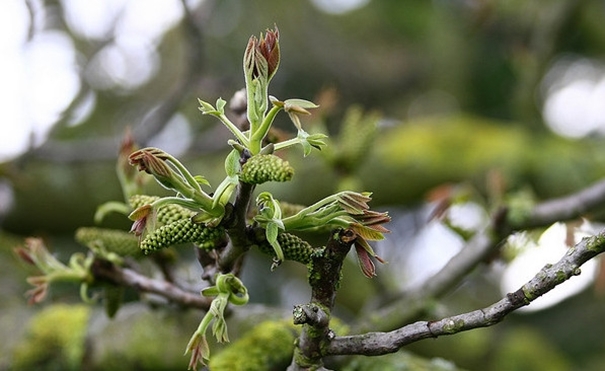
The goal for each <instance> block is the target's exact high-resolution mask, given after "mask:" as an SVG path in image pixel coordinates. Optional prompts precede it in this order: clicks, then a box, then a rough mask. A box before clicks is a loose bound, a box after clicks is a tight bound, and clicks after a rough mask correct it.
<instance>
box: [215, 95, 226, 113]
mask: <svg viewBox="0 0 605 371" xmlns="http://www.w3.org/2000/svg"><path fill="white" fill-rule="evenodd" d="M225 104H227V102H226V101H225V100H224V99H223V98H219V99H217V100H216V110H217V111H218V112H219V113H220V114H224V113H225Z"/></svg>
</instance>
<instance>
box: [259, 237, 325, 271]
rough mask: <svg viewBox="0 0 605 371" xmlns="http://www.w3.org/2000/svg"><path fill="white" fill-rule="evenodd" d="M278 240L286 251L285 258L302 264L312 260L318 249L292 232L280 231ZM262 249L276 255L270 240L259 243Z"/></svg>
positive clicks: (266, 252)
mask: <svg viewBox="0 0 605 371" xmlns="http://www.w3.org/2000/svg"><path fill="white" fill-rule="evenodd" d="M277 242H278V243H279V245H280V246H281V248H282V251H283V252H284V259H285V260H294V261H297V262H299V263H302V264H308V263H309V262H311V256H312V255H313V253H315V252H317V251H318V249H316V248H314V247H312V246H311V245H310V244H309V243H308V242H307V241H305V240H303V239H302V238H300V237H298V236H295V235H293V234H290V233H280V234H279V235H278V236H277ZM258 248H259V249H260V251H262V252H263V253H265V254H269V255H272V256H275V251H274V250H273V247H272V246H271V244H269V242H267V241H265V242H264V243H261V244H259V245H258Z"/></svg>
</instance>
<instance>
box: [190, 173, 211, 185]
mask: <svg viewBox="0 0 605 371" xmlns="http://www.w3.org/2000/svg"><path fill="white" fill-rule="evenodd" d="M193 179H195V181H196V182H198V183H199V184H201V185H205V186H208V187H210V182H208V180H207V179H206V178H204V177H203V176H202V175H196V176H194V177H193Z"/></svg>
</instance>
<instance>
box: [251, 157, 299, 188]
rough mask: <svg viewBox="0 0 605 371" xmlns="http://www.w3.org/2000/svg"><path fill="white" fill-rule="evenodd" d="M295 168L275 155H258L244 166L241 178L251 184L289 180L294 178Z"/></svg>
mask: <svg viewBox="0 0 605 371" xmlns="http://www.w3.org/2000/svg"><path fill="white" fill-rule="evenodd" d="M293 175H294V168H292V166H290V164H289V163H288V161H285V160H283V159H281V158H279V157H278V156H275V155H256V156H252V157H250V159H249V160H248V161H247V162H246V163H245V164H244V165H243V166H242V172H241V174H240V180H241V181H242V182H245V183H250V184H262V183H265V182H270V181H273V182H287V181H289V180H290V179H292V176H293Z"/></svg>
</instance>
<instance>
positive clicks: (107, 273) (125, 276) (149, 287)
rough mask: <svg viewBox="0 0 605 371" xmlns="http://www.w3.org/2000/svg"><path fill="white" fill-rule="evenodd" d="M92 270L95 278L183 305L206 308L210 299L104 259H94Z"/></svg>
mask: <svg viewBox="0 0 605 371" xmlns="http://www.w3.org/2000/svg"><path fill="white" fill-rule="evenodd" d="M92 272H93V275H94V276H95V278H97V279H100V280H107V281H109V282H112V283H115V284H117V285H122V286H126V287H132V288H134V289H135V290H137V291H140V292H146V293H152V294H156V295H159V296H162V297H164V298H166V299H168V300H169V301H171V302H173V303H177V304H180V305H182V306H185V307H192V308H198V309H203V310H208V308H210V302H211V301H212V300H211V299H209V298H206V297H203V296H201V295H200V294H199V293H197V294H196V293H192V292H189V291H185V290H183V289H181V288H180V287H178V286H176V285H174V284H172V283H170V282H168V281H166V280H157V279H153V278H149V277H147V276H144V275H142V274H140V273H138V272H136V271H134V270H132V269H129V268H121V267H118V266H116V265H114V264H111V263H109V262H107V261H104V260H96V261H95V263H94V265H93V267H92Z"/></svg>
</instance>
